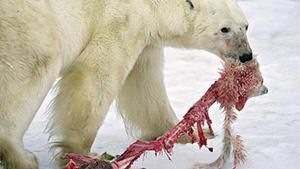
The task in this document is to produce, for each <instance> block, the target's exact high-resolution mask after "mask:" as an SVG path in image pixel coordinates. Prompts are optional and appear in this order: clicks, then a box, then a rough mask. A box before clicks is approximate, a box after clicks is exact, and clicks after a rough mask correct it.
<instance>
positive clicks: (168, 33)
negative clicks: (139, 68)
mask: <svg viewBox="0 0 300 169" xmlns="http://www.w3.org/2000/svg"><path fill="white" fill-rule="evenodd" d="M183 2H184V1H183ZM183 2H182V1H172V2H170V1H167V0H145V1H141V0H133V1H132V3H135V4H134V5H130V6H131V7H133V8H134V9H132V10H133V11H132V12H134V15H136V16H138V17H141V20H142V22H143V23H145V24H146V25H145V27H144V29H145V33H146V35H147V40H148V41H149V43H164V44H165V45H171V46H177V45H178V43H177V42H178V41H179V39H181V37H182V36H184V35H185V34H186V32H187V31H188V30H189V29H190V28H189V26H190V25H189V22H188V21H187V18H186V16H185V14H186V12H187V11H186V10H187V9H188V8H187V6H185V5H186V4H185V2H184V3H183ZM132 18H134V17H132ZM180 41H182V40H180ZM180 43H182V42H180Z"/></svg>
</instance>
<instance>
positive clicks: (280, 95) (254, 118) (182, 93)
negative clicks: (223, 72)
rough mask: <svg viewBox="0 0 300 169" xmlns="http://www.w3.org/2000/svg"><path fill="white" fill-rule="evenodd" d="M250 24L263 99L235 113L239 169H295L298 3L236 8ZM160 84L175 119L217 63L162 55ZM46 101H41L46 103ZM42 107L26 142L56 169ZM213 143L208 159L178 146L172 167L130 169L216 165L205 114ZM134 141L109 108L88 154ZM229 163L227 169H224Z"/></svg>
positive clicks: (268, 0) (256, 2)
mask: <svg viewBox="0 0 300 169" xmlns="http://www.w3.org/2000/svg"><path fill="white" fill-rule="evenodd" d="M240 4H241V6H242V8H243V9H244V11H245V13H246V16H247V17H248V20H249V23H250V28H249V38H250V42H251V44H252V48H253V50H254V51H255V53H257V54H259V58H258V60H259V62H260V64H261V70H262V72H263V75H264V78H265V85H266V86H267V87H268V88H269V94H268V95H266V96H262V97H258V98H254V99H251V100H250V101H249V102H248V103H247V105H246V108H245V109H244V110H243V111H242V112H241V113H239V114H238V115H239V116H238V120H237V122H236V123H235V128H236V130H237V131H238V133H239V134H240V135H242V136H243V138H244V140H245V143H246V146H247V150H248V160H247V162H246V163H245V164H244V165H243V167H241V168H244V169H297V168H300V83H299V82H300V21H299V18H300V7H299V4H300V2H299V0H247V1H241V2H240ZM165 53H166V70H165V75H166V76H165V77H166V79H165V81H166V85H167V90H168V94H169V97H170V100H171V103H172V105H173V107H174V109H175V111H176V112H177V115H178V117H182V115H183V114H184V113H185V112H186V110H187V109H188V108H189V106H191V105H192V104H193V103H194V102H195V101H196V100H197V99H198V98H199V97H200V96H202V95H203V94H204V92H205V91H206V90H207V88H208V87H209V85H210V84H212V83H213V81H214V80H216V79H217V78H218V74H217V71H218V68H221V67H222V66H221V62H220V61H219V59H217V58H216V57H215V56H213V55H211V54H208V53H205V52H200V51H185V50H175V49H170V48H168V49H166V50H165ZM50 98H51V97H48V98H47V99H46V101H45V103H46V104H47V102H48V101H49V99H50ZM46 104H44V105H43V106H42V107H41V109H40V111H39V112H38V114H37V116H36V118H35V119H34V122H33V123H32V125H31V127H30V129H29V130H28V132H27V134H26V136H25V138H24V140H25V145H26V147H27V148H28V149H30V150H31V151H33V152H34V153H35V154H36V155H37V156H38V158H39V161H40V166H41V168H42V169H51V168H55V167H54V166H53V164H51V160H50V159H51V153H49V152H48V151H49V146H48V143H47V134H45V132H44V128H45V126H46V123H47V119H46V116H45V110H46ZM211 115H212V119H213V122H214V126H213V127H214V128H215V131H216V132H217V134H218V137H217V138H216V139H215V140H212V141H209V145H212V146H213V147H214V148H215V152H214V153H209V152H208V151H207V150H198V148H197V146H194V145H184V146H182V145H179V146H176V148H175V150H174V156H173V158H172V161H168V160H167V158H166V157H164V156H159V157H157V158H155V157H154V156H153V154H152V153H149V154H148V155H147V157H145V158H144V160H139V161H138V163H137V164H136V166H135V168H141V167H145V168H147V169H188V168H190V167H191V166H192V165H193V164H194V163H197V162H204V163H208V162H211V161H212V160H214V159H215V158H216V157H217V156H218V153H219V151H220V149H221V145H220V143H221V137H222V133H221V126H222V119H223V115H222V114H221V113H220V111H219V110H218V107H217V106H215V107H213V108H212V109H211ZM132 141H133V139H132V138H128V137H127V136H126V133H125V130H124V127H123V124H122V120H121V118H120V117H118V115H117V113H116V110H115V108H114V107H113V106H112V108H111V109H110V112H109V113H108V117H107V118H106V120H105V122H104V124H103V127H102V128H101V130H100V131H99V133H98V137H97V139H96V142H95V144H94V146H93V151H94V152H98V153H102V152H105V151H107V152H109V153H112V154H119V153H121V152H122V151H123V150H124V149H125V148H126V146H128V145H129V144H130V143H131V142H132ZM230 167H231V163H229V164H227V166H226V168H230Z"/></svg>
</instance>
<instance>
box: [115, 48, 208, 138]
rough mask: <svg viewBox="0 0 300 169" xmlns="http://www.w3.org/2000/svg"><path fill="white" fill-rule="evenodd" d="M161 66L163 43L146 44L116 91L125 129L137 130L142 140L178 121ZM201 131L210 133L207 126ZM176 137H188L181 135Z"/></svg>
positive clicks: (158, 133) (206, 133)
mask: <svg viewBox="0 0 300 169" xmlns="http://www.w3.org/2000/svg"><path fill="white" fill-rule="evenodd" d="M163 68H164V54H163V47H162V46H148V47H146V48H145V49H144V51H143V52H142V54H141V55H140V56H139V58H138V60H137V62H136V64H135V66H134V67H133V69H132V71H131V72H130V74H129V76H128V77H127V79H126V82H125V84H124V85H123V88H122V90H121V92H120V93H119V94H118V99H117V105H118V110H119V112H120V113H121V115H122V117H123V119H124V122H125V126H126V128H127V130H129V131H131V132H132V131H135V132H137V133H138V134H139V135H138V136H140V137H141V138H142V139H144V140H154V139H156V138H158V137H160V136H162V135H163V134H165V132H167V131H168V130H170V129H171V128H173V127H174V126H175V125H176V124H177V123H178V122H179V119H178V118H177V117H176V114H175V113H174V111H173V109H172V107H171V105H170V102H169V99H168V96H167V92H166V88H165V84H164V77H163ZM204 132H205V135H206V136H209V134H208V133H209V132H208V130H205V131H204ZM132 134H133V133H132ZM195 136H197V134H195ZM179 141H180V143H189V142H190V141H191V140H190V137H189V136H188V135H183V136H182V137H181V138H180V140H179Z"/></svg>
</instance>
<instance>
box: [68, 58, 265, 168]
mask: <svg viewBox="0 0 300 169" xmlns="http://www.w3.org/2000/svg"><path fill="white" fill-rule="evenodd" d="M220 75H221V77H220V78H219V79H218V80H217V81H215V82H214V83H213V84H212V85H211V87H210V88H209V89H208V90H207V92H206V93H205V94H204V95H203V96H202V97H201V99H200V100H199V101H197V102H196V103H195V104H194V105H193V106H192V107H191V108H190V109H189V111H188V112H187V113H186V114H185V115H184V117H183V119H182V120H181V121H180V122H179V123H178V124H177V125H176V126H175V127H174V128H172V129H171V130H169V131H168V132H167V133H165V134H164V135H163V136H161V137H160V138H158V139H157V140H154V141H141V140H138V141H136V142H135V143H133V144H131V145H130V146H129V147H128V148H127V149H126V151H125V152H124V153H122V154H121V155H120V156H117V158H116V159H115V160H114V161H113V162H111V163H110V167H111V168H108V167H107V166H103V167H106V168H101V169H120V168H126V169H129V168H130V167H131V166H132V164H133V163H134V162H135V161H136V160H137V159H138V158H139V157H140V156H141V155H143V154H144V153H145V152H147V151H153V152H155V154H157V153H162V152H165V153H166V155H167V156H168V157H169V158H170V157H171V156H172V149H173V148H174V146H175V144H176V143H178V141H179V138H180V136H182V135H184V134H188V135H189V136H190V139H191V142H192V143H194V142H195V141H196V137H195V136H194V134H193V133H194V129H193V127H194V126H195V125H196V127H197V128H196V130H197V132H196V133H197V134H198V137H199V140H198V142H197V143H198V145H199V148H202V147H203V146H204V147H206V148H208V150H209V151H211V152H212V151H213V148H212V147H209V146H208V143H207V138H206V137H205V135H204V132H203V124H205V123H206V124H207V125H208V128H209V131H210V134H211V135H213V129H212V126H211V124H212V121H211V119H210V117H209V114H208V109H209V108H210V107H211V106H212V105H213V104H214V103H215V102H218V103H220V106H221V108H224V110H231V109H233V108H236V109H238V110H242V109H243V107H244V105H245V103H246V101H247V100H248V98H249V97H250V95H251V94H252V93H253V92H254V89H255V88H257V87H259V86H261V85H262V82H263V79H262V76H261V73H260V71H259V67H258V63H257V61H256V60H255V59H254V60H252V61H250V62H248V63H246V64H241V63H238V62H235V61H231V62H228V63H225V65H224V70H223V71H222V72H221V73H220ZM65 158H67V159H70V162H69V163H68V164H67V166H66V169H83V168H82V166H86V165H87V164H89V165H91V164H93V165H95V164H96V162H97V161H101V160H97V159H93V158H91V157H88V156H80V155H76V154H68V155H66V156H65ZM99 165H100V163H99ZM96 167H97V166H96ZM98 168H99V167H98Z"/></svg>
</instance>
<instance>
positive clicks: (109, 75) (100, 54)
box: [49, 40, 135, 165]
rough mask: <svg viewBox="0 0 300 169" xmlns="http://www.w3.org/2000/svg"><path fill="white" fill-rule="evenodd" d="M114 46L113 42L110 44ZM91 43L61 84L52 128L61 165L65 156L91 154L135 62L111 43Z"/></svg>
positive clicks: (68, 70)
mask: <svg viewBox="0 0 300 169" xmlns="http://www.w3.org/2000/svg"><path fill="white" fill-rule="evenodd" d="M110 43H111V42H110ZM112 44H114V45H115V46H111V45H110V44H106V42H105V41H104V42H101V43H100V42H99V41H96V40H95V41H92V42H90V44H89V45H88V46H87V47H86V48H85V49H84V51H83V52H82V53H81V55H80V56H79V57H78V58H77V59H76V60H75V61H74V63H73V64H72V65H71V66H70V67H69V68H68V69H67V70H66V71H65V72H64V73H63V75H62V78H61V80H60V81H59V82H58V89H59V91H58V94H57V96H56V98H55V100H54V104H53V106H54V107H53V115H52V119H51V123H50V125H49V131H50V135H51V137H52V141H53V147H54V148H57V149H56V150H57V151H58V156H57V159H58V162H59V163H60V165H64V164H65V162H64V161H62V160H61V159H60V157H61V156H62V155H64V154H65V153H79V154H82V155H85V154H88V153H89V152H90V149H91V145H92V143H93V142H94V139H95V137H96V134H97V130H98V129H99V127H100V126H101V123H102V122H103V120H104V118H105V115H106V113H107V111H108V109H109V106H110V105H111V103H112V100H113V99H114V97H115V96H116V94H117V92H118V89H119V88H121V85H122V82H123V81H124V79H125V78H126V76H127V74H128V72H129V69H130V65H133V64H134V62H135V59H134V58H131V57H127V56H126V55H125V53H126V52H123V49H122V48H120V47H119V46H118V42H114V43H112Z"/></svg>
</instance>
